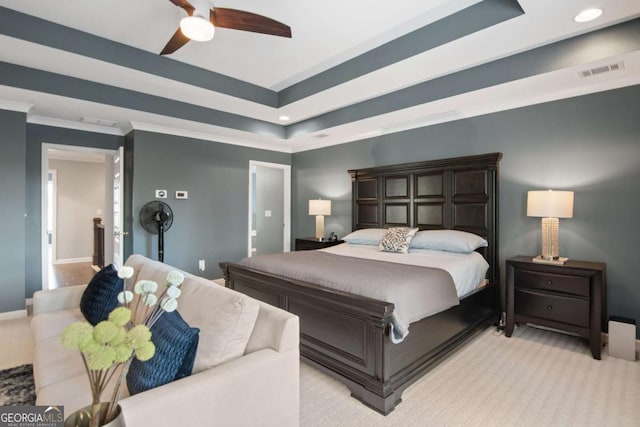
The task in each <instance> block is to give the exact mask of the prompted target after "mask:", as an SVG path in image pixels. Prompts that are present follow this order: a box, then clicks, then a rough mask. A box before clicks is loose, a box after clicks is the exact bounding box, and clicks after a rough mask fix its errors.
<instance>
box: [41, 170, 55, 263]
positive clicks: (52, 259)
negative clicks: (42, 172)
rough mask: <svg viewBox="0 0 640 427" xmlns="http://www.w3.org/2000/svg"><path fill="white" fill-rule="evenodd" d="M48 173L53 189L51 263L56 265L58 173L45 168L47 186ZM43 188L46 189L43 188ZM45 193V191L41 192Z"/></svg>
mask: <svg viewBox="0 0 640 427" xmlns="http://www.w3.org/2000/svg"><path fill="white" fill-rule="evenodd" d="M49 173H51V174H52V176H53V180H52V182H53V188H52V190H53V191H52V192H51V193H52V194H51V199H52V203H51V204H52V205H53V209H52V211H51V216H52V217H53V218H52V220H51V222H52V224H51V227H52V230H51V231H52V232H51V262H52V263H54V264H55V263H56V262H57V261H58V254H57V250H56V246H57V242H56V240H57V234H58V212H57V210H58V209H57V204H58V171H57V170H56V169H49V168H47V181H46V182H47V186H48V185H49V184H48V181H49ZM45 188H47V187H46V186H45ZM43 191H46V190H43ZM48 210H49V209H47V221H48V220H49V212H48ZM48 240H49V237H48V236H47V243H48Z"/></svg>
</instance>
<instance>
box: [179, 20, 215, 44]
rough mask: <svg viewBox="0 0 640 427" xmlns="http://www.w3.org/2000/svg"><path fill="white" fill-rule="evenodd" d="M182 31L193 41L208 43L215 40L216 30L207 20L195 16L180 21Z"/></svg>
mask: <svg viewBox="0 0 640 427" xmlns="http://www.w3.org/2000/svg"><path fill="white" fill-rule="evenodd" d="M180 31H182V34H184V35H185V36H187V37H188V38H190V39H191V40H195V41H198V42H206V41H209V40H211V39H212V38H213V34H214V33H215V28H214V27H213V24H212V23H211V22H209V21H208V20H207V19H205V18H203V17H201V16H197V15H193V16H185V17H184V18H182V20H180Z"/></svg>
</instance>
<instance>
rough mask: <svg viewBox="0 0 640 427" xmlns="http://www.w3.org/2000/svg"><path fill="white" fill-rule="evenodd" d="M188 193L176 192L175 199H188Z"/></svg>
mask: <svg viewBox="0 0 640 427" xmlns="http://www.w3.org/2000/svg"><path fill="white" fill-rule="evenodd" d="M188 198H189V192H188V191H176V199H188Z"/></svg>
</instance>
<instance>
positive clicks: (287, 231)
mask: <svg viewBox="0 0 640 427" xmlns="http://www.w3.org/2000/svg"><path fill="white" fill-rule="evenodd" d="M253 166H262V167H265V168H272V169H281V170H282V171H283V174H284V227H283V228H284V230H283V233H282V239H283V240H282V244H283V248H284V251H285V252H289V251H290V250H291V165H284V164H281V163H268V162H260V161H257V160H249V217H248V220H249V221H248V226H247V256H251V212H252V210H253V200H252V198H251V194H252V193H253V182H252V179H251V169H252V168H253Z"/></svg>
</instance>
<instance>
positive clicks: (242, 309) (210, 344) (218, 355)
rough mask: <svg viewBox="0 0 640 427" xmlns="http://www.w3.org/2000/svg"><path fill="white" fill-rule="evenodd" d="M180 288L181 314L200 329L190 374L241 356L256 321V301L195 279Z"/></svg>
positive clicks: (197, 278)
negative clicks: (196, 351) (196, 350)
mask: <svg viewBox="0 0 640 427" xmlns="http://www.w3.org/2000/svg"><path fill="white" fill-rule="evenodd" d="M181 288H182V294H181V296H180V299H179V303H178V307H179V310H180V313H181V314H182V317H183V318H184V320H185V321H187V322H188V323H189V324H190V325H191V326H194V327H198V328H200V343H199V344H198V353H197V354H196V360H195V364H194V367H193V372H200V371H203V370H205V369H208V368H211V367H213V366H216V365H219V364H221V363H224V362H226V361H228V360H231V359H234V358H236V357H240V356H242V355H243V354H244V351H245V349H246V347H247V343H248V342H249V337H251V333H252V332H253V327H254V326H255V323H256V318H257V317H258V311H259V310H260V304H259V303H258V301H256V300H254V299H253V298H250V297H248V296H246V295H244V294H241V293H239V292H236V291H233V290H231V289H227V288H223V287H221V286H220V285H216V284H214V283H211V282H210V281H208V280H205V279H202V278H199V277H194V276H190V277H187V278H185V281H184V283H183V284H182V287H181Z"/></svg>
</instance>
